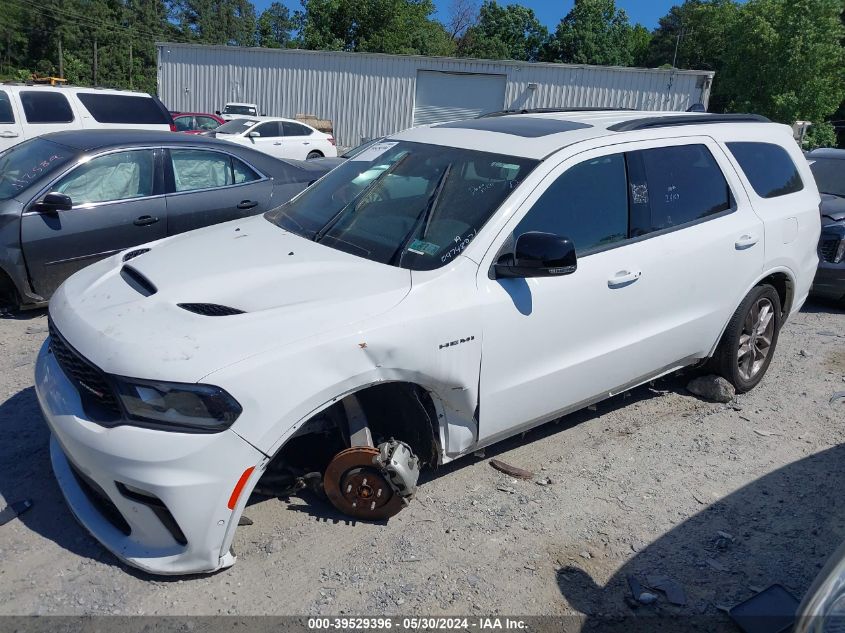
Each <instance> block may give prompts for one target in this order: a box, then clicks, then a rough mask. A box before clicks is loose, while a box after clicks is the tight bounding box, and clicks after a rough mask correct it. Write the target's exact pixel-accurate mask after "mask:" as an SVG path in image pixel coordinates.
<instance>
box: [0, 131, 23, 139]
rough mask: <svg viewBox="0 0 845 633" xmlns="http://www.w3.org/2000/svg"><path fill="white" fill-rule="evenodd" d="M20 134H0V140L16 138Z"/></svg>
mask: <svg viewBox="0 0 845 633" xmlns="http://www.w3.org/2000/svg"><path fill="white" fill-rule="evenodd" d="M18 136H20V134H18V133H17V132H0V138H18Z"/></svg>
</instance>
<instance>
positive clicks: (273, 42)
mask: <svg viewBox="0 0 845 633" xmlns="http://www.w3.org/2000/svg"><path fill="white" fill-rule="evenodd" d="M295 26H296V25H295V24H294V21H293V19H292V18H291V15H290V11H289V10H288V8H287V7H286V6H285V5H283V4H282V3H280V2H274V3H273V4H271V5H270V6H269V7H267V8H266V9H265V10H264V11H262V12H261V15H260V16H258V22H257V23H256V32H255V40H256V43H257V44H258V46H264V47H266V48H284V47H286V46H287V45H288V43H289V42H290V41H291V31H292V30H293V29H294V28H295Z"/></svg>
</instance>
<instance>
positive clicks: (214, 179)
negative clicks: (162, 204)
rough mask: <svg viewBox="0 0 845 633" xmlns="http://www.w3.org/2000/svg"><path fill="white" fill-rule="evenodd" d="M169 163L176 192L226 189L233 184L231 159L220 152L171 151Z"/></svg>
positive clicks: (233, 175) (233, 176)
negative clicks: (171, 167)
mask: <svg viewBox="0 0 845 633" xmlns="http://www.w3.org/2000/svg"><path fill="white" fill-rule="evenodd" d="M170 162H171V165H172V166H173V181H174V182H173V184H174V187H173V188H174V190H175V191H177V192H180V191H197V190H199V189H215V188H218V187H228V186H230V185H232V184H234V182H235V174H234V173H233V169H232V160H231V157H230V156H229V155H228V154H223V153H222V152H209V151H206V150H197V149H171V150H170ZM241 169H243V168H241ZM241 177H243V175H242V176H241Z"/></svg>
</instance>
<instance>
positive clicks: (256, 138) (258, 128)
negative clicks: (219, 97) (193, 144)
mask: <svg viewBox="0 0 845 633" xmlns="http://www.w3.org/2000/svg"><path fill="white" fill-rule="evenodd" d="M209 135H213V136H216V137H217V138H222V139H226V140H227V141H230V142H232V143H238V144H239V145H246V146H247V147H251V148H253V149H257V150H258V151H259V152H264V153H265V154H269V155H270V156H275V157H276V158H292V159H295V160H306V159H312V158H322V157H324V156H337V147H335V141H334V137H332V136H331V135H330V134H325V133H323V132H320V131H319V130H317V129H316V128H313V127H311V126H310V125H305V123H300V122H299V121H293V120H291V119H282V118H277V117H252V118H239V119H233V120H231V121H228V122H227V123H224V124H223V125H221V126H220V127H219V128H217V129H216V130H214V131H213V132H210V133H209Z"/></svg>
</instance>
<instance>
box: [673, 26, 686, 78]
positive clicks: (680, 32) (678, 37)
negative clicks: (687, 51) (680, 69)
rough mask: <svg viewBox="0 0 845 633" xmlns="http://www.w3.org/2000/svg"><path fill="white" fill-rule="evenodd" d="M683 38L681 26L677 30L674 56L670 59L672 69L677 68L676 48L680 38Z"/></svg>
mask: <svg viewBox="0 0 845 633" xmlns="http://www.w3.org/2000/svg"><path fill="white" fill-rule="evenodd" d="M683 36H684V27H683V25H681V28H680V29H678V35H677V37H676V38H675V54H674V56H673V57H672V68H677V66H676V64H677V62H678V46H679V45H680V43H681V38H682V37H683Z"/></svg>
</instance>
